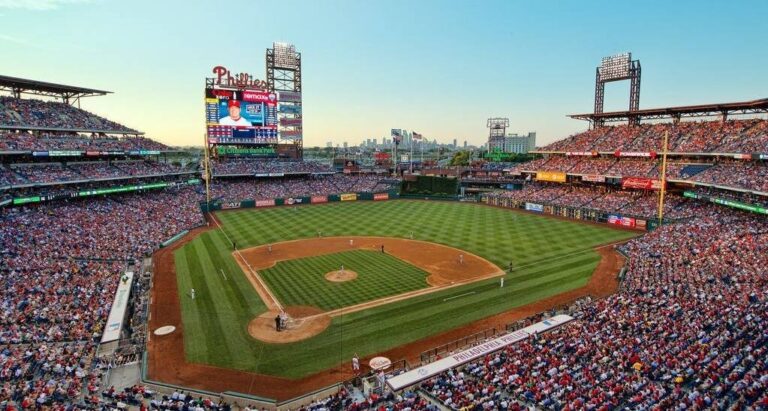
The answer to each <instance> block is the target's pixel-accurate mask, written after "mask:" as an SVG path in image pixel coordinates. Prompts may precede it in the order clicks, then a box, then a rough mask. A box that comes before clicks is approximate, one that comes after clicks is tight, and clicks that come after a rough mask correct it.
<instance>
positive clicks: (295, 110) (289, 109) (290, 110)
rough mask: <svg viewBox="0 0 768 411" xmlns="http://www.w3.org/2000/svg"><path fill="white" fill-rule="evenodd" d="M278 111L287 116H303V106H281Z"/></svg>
mask: <svg viewBox="0 0 768 411" xmlns="http://www.w3.org/2000/svg"><path fill="white" fill-rule="evenodd" d="M277 111H279V112H281V113H285V114H301V106H294V105H289V104H281V105H280V107H279V108H278V109H277Z"/></svg>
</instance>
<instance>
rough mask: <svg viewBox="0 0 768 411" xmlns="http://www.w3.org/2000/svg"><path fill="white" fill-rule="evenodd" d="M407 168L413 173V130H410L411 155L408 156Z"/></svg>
mask: <svg viewBox="0 0 768 411" xmlns="http://www.w3.org/2000/svg"><path fill="white" fill-rule="evenodd" d="M408 169H409V170H410V172H411V173H413V131H411V155H410V156H408Z"/></svg>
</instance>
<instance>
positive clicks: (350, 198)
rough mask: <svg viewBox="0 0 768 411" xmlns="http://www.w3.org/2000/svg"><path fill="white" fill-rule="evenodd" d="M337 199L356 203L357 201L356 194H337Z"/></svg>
mask: <svg viewBox="0 0 768 411" xmlns="http://www.w3.org/2000/svg"><path fill="white" fill-rule="evenodd" d="M339 199H340V200H341V201H356V200H357V194H356V193H349V194H339Z"/></svg>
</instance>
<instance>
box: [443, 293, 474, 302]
mask: <svg viewBox="0 0 768 411" xmlns="http://www.w3.org/2000/svg"><path fill="white" fill-rule="evenodd" d="M474 293H475V291H470V292H468V293H464V294H459V295H454V296H453V297H448V298H443V302H446V301H448V300H453V299H454V298H461V297H464V296H466V295H472V294H474Z"/></svg>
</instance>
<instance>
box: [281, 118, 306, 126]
mask: <svg viewBox="0 0 768 411" xmlns="http://www.w3.org/2000/svg"><path fill="white" fill-rule="evenodd" d="M280 125H281V126H286V127H291V126H300V125H301V119H300V118H287V117H286V118H281V119H280Z"/></svg>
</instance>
